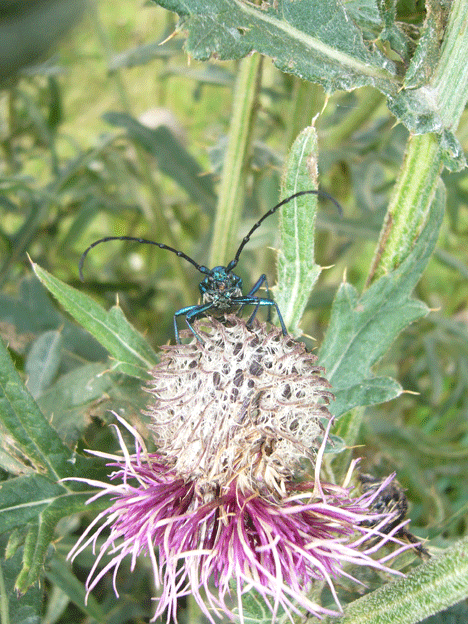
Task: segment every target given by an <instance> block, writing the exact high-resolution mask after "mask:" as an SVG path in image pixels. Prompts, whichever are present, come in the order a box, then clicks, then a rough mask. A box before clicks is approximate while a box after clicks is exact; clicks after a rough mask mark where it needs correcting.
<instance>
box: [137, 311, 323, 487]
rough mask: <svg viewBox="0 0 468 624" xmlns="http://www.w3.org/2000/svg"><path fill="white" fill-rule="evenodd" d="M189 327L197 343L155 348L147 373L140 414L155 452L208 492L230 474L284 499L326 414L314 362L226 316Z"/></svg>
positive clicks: (297, 346)
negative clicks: (147, 421)
mask: <svg viewBox="0 0 468 624" xmlns="http://www.w3.org/2000/svg"><path fill="white" fill-rule="evenodd" d="M197 327H199V328H200V329H197V332H199V333H200V334H201V335H202V336H203V338H204V341H205V342H204V344H203V345H202V344H201V343H200V342H199V341H197V340H192V342H191V343H190V344H186V345H175V346H166V347H163V349H164V352H163V355H162V357H161V362H160V364H159V365H158V366H156V368H155V369H154V370H153V371H152V374H153V381H152V382H150V384H149V391H150V392H151V395H152V400H151V403H150V405H149V409H148V412H147V414H148V415H149V416H150V417H151V420H152V430H153V431H154V434H155V437H156V441H157V444H158V448H159V453H160V454H161V455H162V456H163V457H165V458H166V460H167V462H168V464H169V465H171V467H173V469H174V471H175V473H176V474H178V475H180V476H181V477H183V478H185V479H196V480H197V482H198V484H199V486H201V484H206V488H207V489H210V487H211V488H212V489H213V492H216V491H217V489H218V488H220V487H221V488H223V487H226V486H228V485H229V484H230V482H231V481H232V479H233V478H236V479H237V486H238V487H243V488H251V489H254V490H258V489H259V488H260V489H261V488H263V487H265V486H266V487H267V488H269V490H270V491H274V490H277V491H278V492H279V493H281V494H282V495H284V493H285V488H284V483H285V482H286V481H289V480H290V479H291V478H292V477H293V475H294V473H295V472H296V471H297V470H298V468H299V467H300V462H301V460H302V459H303V458H311V459H313V455H312V449H314V447H315V448H317V447H318V446H319V444H317V439H318V437H319V436H320V434H323V432H324V428H323V424H322V420H324V419H325V420H328V419H329V418H330V413H329V411H328V409H327V405H328V403H329V402H330V400H331V399H332V398H333V395H332V393H331V392H330V390H329V387H330V384H329V383H328V381H327V380H326V379H325V378H324V377H323V376H322V375H323V372H324V371H323V368H322V367H320V366H317V364H316V360H317V357H316V356H315V355H313V354H311V353H308V352H307V351H306V349H305V347H304V345H303V344H302V343H299V342H296V341H294V340H292V339H291V338H290V337H288V336H283V334H282V333H281V331H280V330H279V329H278V328H276V327H275V328H271V329H270V331H268V332H266V331H265V326H263V327H262V326H260V325H256V329H255V330H254V331H252V330H250V329H248V328H247V326H246V325H245V323H244V322H242V321H239V318H238V317H235V316H231V317H228V318H227V320H226V323H225V324H224V325H223V324H221V323H219V322H217V321H215V320H213V319H211V321H210V324H209V325H208V327H207V326H206V322H205V323H202V322H200V323H199V324H198V326H197ZM203 327H204V328H205V331H203Z"/></svg>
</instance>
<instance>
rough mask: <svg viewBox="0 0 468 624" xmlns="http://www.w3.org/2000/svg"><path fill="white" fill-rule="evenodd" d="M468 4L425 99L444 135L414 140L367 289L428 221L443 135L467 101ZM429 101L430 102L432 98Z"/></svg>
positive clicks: (455, 19) (459, 2)
mask: <svg viewBox="0 0 468 624" xmlns="http://www.w3.org/2000/svg"><path fill="white" fill-rule="evenodd" d="M467 58H468V0H455V2H453V5H452V8H451V11H450V17H449V20H448V23H447V27H446V30H445V34H444V41H443V44H442V47H441V54H440V58H439V61H438V63H437V65H436V67H435V69H434V72H433V74H432V77H431V79H430V81H429V83H428V84H427V85H425V86H424V87H422V88H420V89H419V91H420V92H421V96H422V97H423V96H424V97H425V98H426V99H430V101H432V102H433V103H434V104H433V106H434V114H435V115H436V116H437V119H438V120H439V122H440V132H441V134H433V133H428V134H424V135H418V136H414V135H413V136H410V138H409V140H408V146H407V150H406V154H405V158H404V161H403V165H402V169H401V172H400V176H399V178H398V181H397V184H396V186H395V190H394V193H393V196H392V198H391V200H390V204H389V207H388V211H387V216H386V219H385V221H384V225H383V228H382V231H381V234H380V239H379V243H378V245H377V249H376V253H375V256H374V259H373V262H372V265H371V270H370V272H369V277H368V284H369V283H370V281H371V280H372V279H373V278H374V277H378V276H380V275H383V274H384V273H387V272H388V271H391V270H392V269H394V268H395V267H397V266H398V265H399V264H400V263H401V261H402V260H403V259H404V258H405V257H406V256H407V255H408V253H409V251H410V250H411V248H412V246H413V244H414V242H415V240H416V239H417V237H418V236H419V234H420V232H421V229H422V227H423V225H424V223H425V221H426V217H427V214H428V211H429V210H430V206H431V203H432V200H433V197H434V193H435V189H436V186H437V183H438V180H439V176H440V174H441V172H442V169H443V166H444V160H445V158H446V154H445V149H444V143H443V140H444V133H445V132H447V131H453V130H454V129H455V128H456V127H457V126H458V123H459V121H460V116H461V113H462V112H463V110H464V108H465V105H466V103H467V100H468V64H467V63H466V59H467ZM429 95H430V98H429Z"/></svg>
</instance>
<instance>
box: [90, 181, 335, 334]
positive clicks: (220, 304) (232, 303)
mask: <svg viewBox="0 0 468 624" xmlns="http://www.w3.org/2000/svg"><path fill="white" fill-rule="evenodd" d="M309 194H313V195H322V196H324V197H327V198H328V199H330V200H331V201H332V202H333V203H334V204H335V205H336V206H337V208H338V210H339V212H340V214H341V213H342V209H341V206H340V204H339V203H338V202H337V201H336V200H335V199H334V198H333V197H332V196H331V195H329V194H328V193H325V192H324V191H315V190H310V191H299V192H298V193H294V195H291V196H290V197H287V198H286V199H283V201H281V202H280V203H279V204H276V206H273V208H271V209H270V210H269V211H268V212H266V213H265V214H264V215H263V217H262V218H261V219H259V220H258V221H257V222H256V223H255V225H254V226H253V227H252V228H251V229H250V231H249V232H248V234H247V235H246V236H244V238H243V239H242V242H241V244H240V246H239V249H238V250H237V252H236V255H235V256H234V259H233V260H231V262H229V264H228V265H227V266H225V267H224V266H216V267H214V268H213V269H208V267H206V266H203V265H200V264H198V263H197V262H195V260H193V259H192V258H190V256H187V255H186V254H184V253H183V252H182V251H178V250H177V249H174V248H173V247H169V246H168V245H164V243H156V242H155V241H151V240H146V239H145V238H135V237H133V236H107V237H106V238H101V239H99V240H97V241H95V242H94V243H93V244H92V245H90V246H89V247H88V248H87V249H86V250H85V252H84V253H83V255H82V256H81V259H80V264H79V273H80V279H81V280H82V281H83V264H84V261H85V258H86V256H87V255H88V252H89V251H90V250H91V249H92V248H93V247H96V245H99V244H100V243H106V242H107V241H112V240H125V241H134V242H137V243H144V244H147V245H156V247H159V248H160V249H167V250H168V251H172V252H173V253H175V254H176V255H177V256H178V257H179V258H184V259H185V260H187V261H188V262H190V263H191V264H193V266H194V267H195V268H196V269H197V270H198V271H200V273H203V274H205V275H206V277H205V279H204V280H203V281H202V282H200V284H199V288H200V293H201V296H202V303H200V304H198V305H191V306H186V307H185V308H181V309H180V310H177V312H176V313H175V314H174V334H175V338H176V341H177V342H178V343H179V344H180V337H179V330H178V328H177V317H179V316H185V322H186V323H187V326H188V328H189V329H190V331H191V332H192V334H193V335H194V336H195V337H196V338H197V340H199V341H200V342H203V340H202V339H201V338H200V336H199V335H198V334H197V332H196V331H195V329H194V328H193V325H192V322H193V321H194V320H195V319H196V318H198V317H200V316H204V315H206V314H212V315H213V316H221V315H223V314H225V313H227V312H232V311H237V310H239V309H242V308H243V307H244V306H246V305H252V306H255V307H254V310H253V312H252V314H251V315H250V318H249V320H248V322H247V326H250V325H251V324H252V323H253V321H254V318H255V316H256V314H257V312H258V309H259V308H260V306H268V321H269V320H270V317H271V308H272V307H274V308H275V309H276V312H277V313H278V319H279V322H280V324H281V329H282V331H283V334H284V335H285V336H286V335H287V331H286V326H285V324H284V320H283V317H282V316H281V312H280V310H279V308H278V305H277V303H276V302H275V301H273V299H271V297H270V291H269V289H268V283H267V278H266V275H265V274H263V275H261V276H260V277H259V279H258V280H257V282H256V283H255V284H254V286H253V287H252V288H251V290H250V291H249V292H248V293H247V294H246V295H243V294H242V279H241V278H240V277H239V276H238V275H236V274H235V273H233V272H232V269H233V268H234V267H235V266H236V265H237V263H238V262H239V257H240V255H241V253H242V250H243V249H244V247H245V245H246V244H247V243H248V242H249V240H250V237H251V236H252V234H253V232H254V231H255V230H256V229H257V228H258V227H260V225H261V224H262V223H263V221H264V220H265V219H266V218H267V217H269V216H270V215H272V214H273V213H274V212H276V210H278V208H280V207H281V206H283V205H284V204H286V203H288V202H289V201H291V200H292V199H295V198H296V197H300V196H301V195H309ZM263 285H265V289H266V293H267V297H257V295H256V294H255V293H256V292H257V291H258V290H259V289H260V288H261V286H263Z"/></svg>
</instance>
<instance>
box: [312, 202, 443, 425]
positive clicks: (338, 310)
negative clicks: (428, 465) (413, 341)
mask: <svg viewBox="0 0 468 624" xmlns="http://www.w3.org/2000/svg"><path fill="white" fill-rule="evenodd" d="M443 207H444V204H443V202H441V201H435V202H433V205H432V210H431V213H430V215H429V220H428V222H427V224H426V227H425V228H424V230H423V232H422V233H421V236H420V238H419V239H418V241H417V243H416V245H415V247H414V249H413V251H412V252H411V254H410V255H409V256H408V258H407V259H406V260H405V261H404V262H403V263H402V264H401V265H400V267H399V268H398V269H396V270H395V271H393V272H391V273H389V274H387V275H384V276H383V277H381V278H380V279H379V280H377V281H376V282H375V283H374V284H373V285H372V286H371V287H370V288H369V290H368V291H367V292H365V293H364V294H363V295H361V296H359V295H358V292H357V291H356V289H355V288H354V287H353V286H351V285H350V284H347V283H346V282H344V283H343V284H342V285H341V286H340V288H339V290H338V292H337V294H336V297H335V300H334V302H333V307H332V315H331V319H330V324H329V327H328V331H327V334H326V336H325V340H324V342H323V343H322V346H321V349H320V352H319V362H320V364H321V365H322V366H325V368H326V371H327V378H328V380H329V381H330V383H331V384H332V386H333V392H334V394H335V396H336V402H335V404H333V405H332V406H331V411H332V412H333V413H334V414H335V415H336V416H339V415H341V414H342V413H344V412H346V411H348V410H350V409H352V408H353V407H356V406H359V405H373V404H377V403H381V402H383V401H389V400H390V399H392V398H395V397H397V396H398V395H399V394H401V392H402V389H401V387H400V385H399V384H398V383H397V382H395V381H394V380H392V379H386V378H382V377H375V376H374V375H373V374H372V372H371V367H372V366H373V365H374V364H375V363H376V362H378V360H379V359H380V358H381V357H382V356H383V355H384V353H385V352H386V351H387V349H388V348H389V346H390V345H391V343H392V342H393V341H394V340H395V338H396V337H397V336H398V334H399V333H400V332H401V331H402V330H403V329H404V328H405V327H406V326H407V325H409V324H410V323H412V322H414V321H416V320H417V319H419V318H421V317H423V316H425V315H426V314H427V313H428V312H429V310H428V308H427V306H426V305H425V304H424V303H422V302H420V301H417V300H416V299H413V298H412V297H411V293H412V290H413V288H414V287H415V285H416V283H417V281H418V279H419V277H420V275H421V273H422V272H423V270H424V268H425V267H426V264H427V262H428V260H429V258H430V256H431V253H432V251H433V249H434V247H435V244H436V242H437V236H438V234H439V229H440V225H441V222H442V216H443Z"/></svg>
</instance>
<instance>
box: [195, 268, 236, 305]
mask: <svg viewBox="0 0 468 624" xmlns="http://www.w3.org/2000/svg"><path fill="white" fill-rule="evenodd" d="M200 292H201V294H202V298H203V303H213V304H214V305H213V307H214V308H217V309H218V310H223V311H224V310H230V309H231V308H233V307H236V305H238V304H236V301H235V299H236V298H237V297H241V296H242V279H241V278H240V277H239V276H238V275H235V274H234V273H231V272H228V271H226V268H225V267H222V266H217V267H214V269H212V271H211V273H210V274H209V275H208V276H207V277H205V279H204V280H203V281H202V282H201V283H200Z"/></svg>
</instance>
